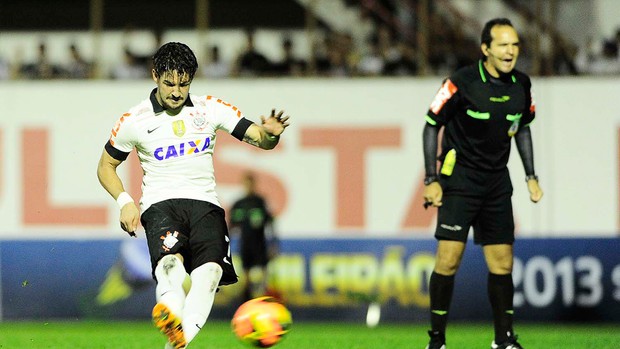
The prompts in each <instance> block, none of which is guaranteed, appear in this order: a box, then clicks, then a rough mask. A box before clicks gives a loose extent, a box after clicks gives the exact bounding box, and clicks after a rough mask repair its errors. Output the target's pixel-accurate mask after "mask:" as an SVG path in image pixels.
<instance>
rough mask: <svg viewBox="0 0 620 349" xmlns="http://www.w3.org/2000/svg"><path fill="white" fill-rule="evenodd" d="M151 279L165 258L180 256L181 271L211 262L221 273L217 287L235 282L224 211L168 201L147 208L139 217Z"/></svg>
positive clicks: (198, 203)
mask: <svg viewBox="0 0 620 349" xmlns="http://www.w3.org/2000/svg"><path fill="white" fill-rule="evenodd" d="M141 222H142V226H143V227H144V229H145V230H146V239H147V243H148V246H149V253H150V255H151V265H152V268H153V275H154V273H155V267H156V266H157V262H158V261H159V260H160V259H161V258H162V257H163V256H165V255H168V254H175V253H180V254H181V255H183V258H184V262H183V264H184V266H185V270H187V272H188V273H191V271H192V270H194V269H196V268H198V267H199V266H201V265H203V264H205V263H208V262H214V263H217V264H219V265H220V266H221V267H222V269H223V274H222V279H221V280H220V285H229V284H234V283H235V282H237V274H236V272H235V268H234V266H233V264H232V257H231V254H230V238H229V236H228V228H227V226H226V218H225V213H224V209H222V208H221V207H219V206H217V205H214V204H212V203H210V202H207V201H200V200H191V199H170V200H164V201H160V202H158V203H155V204H153V205H151V206H150V207H149V208H148V209H147V210H146V211H145V212H144V213H143V214H142V217H141Z"/></svg>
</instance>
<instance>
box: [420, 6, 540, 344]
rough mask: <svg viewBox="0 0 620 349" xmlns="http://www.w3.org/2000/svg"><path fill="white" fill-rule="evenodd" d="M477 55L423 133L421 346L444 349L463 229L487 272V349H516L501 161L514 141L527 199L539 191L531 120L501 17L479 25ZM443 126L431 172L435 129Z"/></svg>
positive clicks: (442, 93) (441, 97) (513, 43)
mask: <svg viewBox="0 0 620 349" xmlns="http://www.w3.org/2000/svg"><path fill="white" fill-rule="evenodd" d="M480 48H481V50H482V54H483V55H484V57H483V58H482V60H480V61H479V62H478V63H477V64H474V65H471V66H467V67H464V68H461V69H459V70H457V71H456V72H455V73H454V74H453V75H452V76H450V77H449V78H448V79H446V80H445V81H444V83H443V85H442V86H441V88H440V90H439V92H438V93H437V95H436V96H435V99H434V101H433V102H432V104H431V106H430V109H429V111H428V114H427V116H426V125H425V127H424V131H423V148H424V164H425V169H426V177H425V179H424V185H425V187H424V200H425V202H426V205H432V206H434V207H438V208H439V209H438V216H437V227H436V230H435V238H436V239H437V240H438V244H437V253H436V261H435V267H434V270H433V273H432V274H431V278H430V285H429V288H430V299H431V304H430V310H431V330H430V331H429V335H430V342H429V344H428V346H427V349H445V348H446V337H445V331H446V324H447V320H448V314H449V310H450V302H451V299H452V293H453V289H454V276H455V274H456V272H457V270H458V268H459V265H460V263H461V258H462V256H463V252H464V250H465V244H466V241H467V235H468V233H469V229H470V227H472V226H473V228H474V229H473V230H474V243H475V244H479V245H482V249H483V253H484V257H485V260H486V264H487V267H488V270H489V274H488V287H487V292H488V296H489V300H490V303H491V306H492V309H493V322H494V327H495V337H494V341H493V342H492V343H491V348H493V349H521V348H522V346H521V345H520V344H519V343H518V342H517V336H515V334H514V332H513V304H512V299H513V294H514V285H513V283H512V264H513V249H512V245H513V242H514V219H513V213H512V203H511V196H512V183H511V181H510V176H509V173H508V168H507V166H506V165H507V163H508V157H509V154H510V147H511V141H512V139H513V138H514V139H515V142H516V144H517V148H518V150H519V154H520V156H521V159H522V162H523V166H524V168H525V173H526V178H525V181H526V182H527V188H528V190H529V193H530V200H531V201H532V202H538V201H539V200H540V199H541V198H542V196H543V192H542V190H541V189H540V187H539V185H538V177H537V176H536V174H535V172H534V156H533V148H532V137H531V131H530V123H531V122H532V121H533V120H534V117H535V105H534V102H533V99H532V93H531V82H530V78H529V77H528V76H527V75H525V74H524V73H522V72H520V71H518V70H515V64H516V63H517V58H518V57H519V36H518V35H517V32H516V30H515V29H514V27H513V26H512V24H511V22H510V21H509V20H508V19H505V18H498V19H493V20H491V21H489V22H487V23H486V25H485V26H484V29H483V30H482V35H481V45H480ZM441 127H443V128H444V132H443V140H442V144H441V145H442V149H441V151H442V153H441V155H440V157H439V159H440V160H441V167H440V170H439V173H437V166H436V163H437V148H438V144H437V143H438V141H437V140H438V131H439V129H440V128H441Z"/></svg>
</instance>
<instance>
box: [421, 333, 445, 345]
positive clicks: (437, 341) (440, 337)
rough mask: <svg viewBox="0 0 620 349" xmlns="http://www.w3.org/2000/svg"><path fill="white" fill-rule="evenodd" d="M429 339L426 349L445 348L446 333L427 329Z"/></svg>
mask: <svg viewBox="0 0 620 349" xmlns="http://www.w3.org/2000/svg"><path fill="white" fill-rule="evenodd" d="M428 336H429V337H431V340H430V341H429V342H428V345H427V346H426V349H446V334H445V333H443V332H439V331H428Z"/></svg>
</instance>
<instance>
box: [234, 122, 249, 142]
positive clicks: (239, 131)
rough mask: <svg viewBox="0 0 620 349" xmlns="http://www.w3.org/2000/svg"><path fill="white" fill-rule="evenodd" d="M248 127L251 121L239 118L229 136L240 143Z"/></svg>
mask: <svg viewBox="0 0 620 349" xmlns="http://www.w3.org/2000/svg"><path fill="white" fill-rule="evenodd" d="M250 125H252V121H250V120H248V119H246V118H241V119H240V120H239V122H238V123H237V126H235V129H234V130H233V131H232V133H231V135H232V136H233V137H235V138H237V139H238V140H240V141H242V140H243V137H244V136H245V131H247V130H248V128H249V127H250Z"/></svg>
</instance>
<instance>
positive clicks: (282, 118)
mask: <svg viewBox="0 0 620 349" xmlns="http://www.w3.org/2000/svg"><path fill="white" fill-rule="evenodd" d="M260 120H261V124H262V126H263V129H264V130H265V131H266V132H267V133H269V134H270V135H272V136H279V135H281V134H282V132H284V129H285V128H287V127H288V126H289V125H290V123H289V122H288V120H289V116H288V115H284V110H280V111H279V112H278V114H276V110H275V109H271V115H270V116H269V117H268V118H266V117H265V116H263V115H261V117H260Z"/></svg>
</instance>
